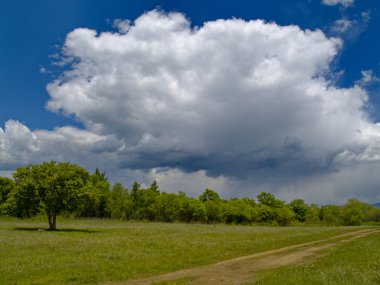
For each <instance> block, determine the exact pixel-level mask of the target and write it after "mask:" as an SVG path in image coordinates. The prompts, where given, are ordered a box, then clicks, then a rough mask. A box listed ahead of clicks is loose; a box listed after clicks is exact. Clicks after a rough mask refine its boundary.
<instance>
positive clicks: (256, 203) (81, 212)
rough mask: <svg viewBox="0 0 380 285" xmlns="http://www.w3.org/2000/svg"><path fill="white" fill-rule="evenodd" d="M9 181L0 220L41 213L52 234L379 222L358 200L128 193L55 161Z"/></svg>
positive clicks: (378, 214) (140, 188)
mask: <svg viewBox="0 0 380 285" xmlns="http://www.w3.org/2000/svg"><path fill="white" fill-rule="evenodd" d="M13 178H14V179H13V180H12V179H9V178H5V177H0V215H13V216H17V217H31V216H34V215H37V214H44V215H46V216H47V218H48V222H49V228H50V229H51V230H55V229H56V218H57V215H60V214H63V215H72V216H74V217H97V218H116V219H123V220H135V221H141V220H143V221H159V222H176V221H178V222H186V223H229V224H264V225H279V226H287V225H297V224H322V225H360V224H362V223H378V222H380V210H379V209H377V208H375V207H373V206H371V205H369V204H368V203H365V202H362V201H359V200H357V199H349V200H348V201H347V202H346V204H344V205H343V206H337V205H323V206H318V205H315V204H310V205H309V204H307V203H306V202H305V201H304V200H302V199H294V200H293V201H291V202H290V203H286V202H284V201H281V200H279V199H277V198H276V197H275V196H274V194H272V193H269V192H261V193H259V194H258V195H257V197H256V200H255V199H253V198H231V199H223V198H221V197H220V196H219V194H218V193H217V192H216V191H214V190H212V189H209V188H206V189H205V190H204V192H203V193H202V194H201V195H200V196H199V197H198V198H194V197H189V196H187V195H186V193H184V192H181V191H180V192H179V193H178V194H175V193H166V192H164V191H162V190H161V189H160V187H159V185H158V183H157V181H153V182H152V183H151V185H150V186H148V187H146V186H144V185H143V184H141V183H139V182H137V181H135V182H134V183H133V184H132V187H131V188H130V189H131V190H129V189H128V188H127V187H125V186H123V185H122V184H121V183H115V184H114V185H113V186H112V185H111V184H110V183H109V181H108V178H107V176H106V174H105V173H104V172H102V171H100V170H99V169H95V171H94V173H90V172H88V171H87V170H85V169H84V168H82V167H80V166H78V165H75V164H72V163H68V162H62V163H57V162H54V161H51V162H44V163H41V164H35V165H27V166H24V167H19V168H17V170H16V171H15V172H14V174H13Z"/></svg>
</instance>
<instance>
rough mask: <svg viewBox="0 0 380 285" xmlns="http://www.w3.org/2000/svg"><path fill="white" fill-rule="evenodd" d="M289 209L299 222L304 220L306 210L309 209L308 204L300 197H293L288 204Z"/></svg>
mask: <svg viewBox="0 0 380 285" xmlns="http://www.w3.org/2000/svg"><path fill="white" fill-rule="evenodd" d="M289 207H290V209H292V210H293V212H294V213H295V214H296V216H295V218H296V220H298V221H299V222H304V221H305V220H306V215H307V212H308V211H309V206H308V205H307V204H306V203H305V201H304V200H302V199H294V200H293V201H292V202H290V204H289Z"/></svg>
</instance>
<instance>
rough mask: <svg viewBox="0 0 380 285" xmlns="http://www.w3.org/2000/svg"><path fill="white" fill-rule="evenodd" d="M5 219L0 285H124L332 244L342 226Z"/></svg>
mask: <svg viewBox="0 0 380 285" xmlns="http://www.w3.org/2000/svg"><path fill="white" fill-rule="evenodd" d="M57 225H58V227H59V228H60V229H61V230H60V231H57V232H49V231H38V229H39V228H46V226H47V223H46V222H45V221H43V222H42V221H35V220H34V221H33V220H22V221H21V220H16V219H2V220H0V276H1V278H0V284H85V283H88V284H94V283H97V282H104V281H116V280H126V279H131V278H137V277H142V276H148V275H155V274H158V273H163V272H170V271H174V270H176V269H180V268H188V267H193V266H197V265H202V264H208V263H213V262H216V261H219V260H223V259H229V258H233V257H236V256H241V255H247V254H252V253H255V252H260V251H265V250H269V249H273V248H279V247H284V246H288V245H292V244H297V243H301V242H307V241H312V240H317V239H322V238H326V237H329V236H333V235H336V234H339V233H342V232H348V231H352V230H355V228H343V227H329V228H324V227H322V228H319V227H307V228H274V227H249V226H227V225H191V224H161V223H153V224H150V223H147V224H144V223H125V222H118V221H110V220H62V219H60V220H58V223H57Z"/></svg>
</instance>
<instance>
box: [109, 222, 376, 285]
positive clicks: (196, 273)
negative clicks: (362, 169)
mask: <svg viewBox="0 0 380 285" xmlns="http://www.w3.org/2000/svg"><path fill="white" fill-rule="evenodd" d="M375 232H380V229H365V230H360V231H355V232H350V233H345V234H340V235H336V236H334V237H330V238H327V239H323V240H317V241H313V242H307V243H302V244H297V245H293V246H288V247H283V248H279V249H274V250H269V251H265V252H260V253H256V254H252V255H247V256H242V257H238V258H234V259H229V260H225V261H221V262H218V263H215V264H211V265H205V266H201V267H195V268H190V269H182V270H178V271H174V272H170V273H166V274H162V275H158V276H152V277H148V278H144V279H137V280H129V281H125V282H118V283H109V284H113V285H147V284H153V283H160V282H163V281H169V280H178V279H182V278H191V279H189V280H191V281H189V283H187V284H192V285H193V284H194V285H198V284H202V285H211V284H212V285H215V284H234V285H235V284H236V285H237V284H239V285H240V284H247V283H250V282H252V281H254V279H253V278H254V272H255V271H258V270H262V269H269V268H276V267H280V266H285V265H291V264H297V263H301V262H304V261H306V260H313V259H316V258H319V257H321V256H323V255H324V254H325V253H326V251H327V250H328V249H331V248H333V247H335V246H338V245H340V244H342V243H347V242H350V241H353V240H356V239H359V238H362V237H365V236H367V235H369V234H372V233H375Z"/></svg>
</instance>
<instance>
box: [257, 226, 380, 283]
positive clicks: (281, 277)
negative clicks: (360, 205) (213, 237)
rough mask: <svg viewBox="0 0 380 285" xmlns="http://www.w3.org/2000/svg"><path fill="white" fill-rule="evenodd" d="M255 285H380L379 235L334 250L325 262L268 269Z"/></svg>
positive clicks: (325, 258)
mask: <svg viewBox="0 0 380 285" xmlns="http://www.w3.org/2000/svg"><path fill="white" fill-rule="evenodd" d="M258 275H259V276H258V278H259V279H258V282H255V283H254V284H258V285H259V284H260V285H262V284H271V285H277V284H278V285H284V284H315V285H317V284H318V285H319V284H321V285H322V284H323V285H325V284H327V285H330V284H331V285H335V284H344V285H375V284H380V233H376V234H372V235H369V236H367V237H364V238H362V239H359V240H356V241H353V242H350V243H348V244H344V245H341V246H340V247H338V248H335V249H332V250H331V251H329V252H328V254H327V255H326V256H324V257H323V258H322V259H320V260H318V261H314V262H310V263H305V264H300V265H296V266H288V267H283V268H277V269H272V270H265V271H262V272H260V273H259V274H258Z"/></svg>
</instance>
